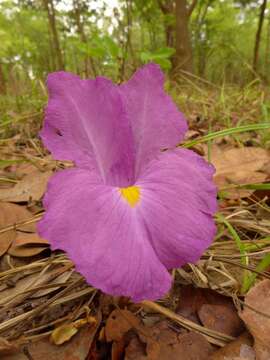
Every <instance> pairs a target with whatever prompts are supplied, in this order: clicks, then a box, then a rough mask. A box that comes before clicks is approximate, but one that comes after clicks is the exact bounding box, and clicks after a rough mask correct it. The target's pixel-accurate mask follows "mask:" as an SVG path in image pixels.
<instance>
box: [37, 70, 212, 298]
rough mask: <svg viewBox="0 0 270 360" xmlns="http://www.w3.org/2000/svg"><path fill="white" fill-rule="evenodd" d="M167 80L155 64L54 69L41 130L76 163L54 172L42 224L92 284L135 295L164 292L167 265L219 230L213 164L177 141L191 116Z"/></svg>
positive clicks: (190, 255) (194, 256)
mask: <svg viewBox="0 0 270 360" xmlns="http://www.w3.org/2000/svg"><path fill="white" fill-rule="evenodd" d="M163 84H164V78H163V74H162V72H161V71H160V69H159V67H158V66H157V65H154V64H149V65H146V66H144V67H143V68H142V69H140V70H138V71H137V72H136V73H135V75H134V76H133V77H132V78H131V79H130V80H129V81H128V82H126V83H125V84H123V85H120V86H119V85H115V84H113V83H112V82H111V81H109V80H108V79H106V78H102V77H98V78H96V79H94V80H81V79H80V78H79V77H78V76H75V75H73V74H70V73H67V72H56V73H53V74H50V75H49V77H48V89H49V103H48V107H47V110H46V117H45V123H44V127H43V129H42V131H41V134H40V135H41V138H42V140H43V143H44V144H45V146H46V147H47V148H48V149H49V150H50V151H51V153H52V154H53V156H54V158H55V159H58V160H72V161H74V163H75V167H74V168H72V169H67V170H63V171H59V172H57V173H56V174H55V175H54V176H53V177H52V178H51V179H50V181H49V185H48V189H47V193H46V195H45V198H44V206H45V209H46V213H45V215H44V216H43V218H42V220H41V221H40V222H39V224H38V228H39V233H40V234H41V236H42V237H44V238H46V239H48V240H49V242H50V244H51V247H52V249H53V250H55V249H62V250H64V251H66V252H67V254H68V256H69V257H70V258H71V260H72V261H73V262H74V264H75V266H76V269H77V270H78V271H79V272H80V273H81V274H82V275H83V276H84V277H85V278H86V280H87V281H88V282H89V283H90V284H91V285H93V286H95V287H96V288H98V289H101V290H102V291H104V292H105V293H108V294H111V295H125V296H130V297H131V298H132V299H133V300H134V301H140V300H142V299H151V300H153V299H157V298H160V297H161V296H162V295H164V294H165V293H166V292H167V291H168V290H169V289H170V286H171V276H170V274H169V272H168V269H172V268H175V267H180V266H182V265H184V264H185V263H187V262H196V261H197V260H198V259H199V257H200V256H201V254H202V253H203V251H204V250H205V249H206V248H207V247H208V246H209V245H210V243H211V242H212V240H213V237H214V234H215V224H214V221H213V214H214V212H215V211H216V188H215V186H214V184H213V181H212V177H213V173H214V169H213V167H212V166H211V165H210V164H208V163H207V162H206V161H204V160H203V158H201V157H200V156H199V155H197V154H196V153H194V152H193V151H190V150H187V149H181V148H177V149H174V148H175V146H176V145H177V144H178V143H179V141H180V140H181V139H183V137H184V134H185V132H186V130H187V124H186V121H185V120H184V117H183V115H182V114H181V113H180V112H179V111H178V110H177V108H176V106H175V105H174V103H173V102H172V100H171V99H170V97H169V96H168V95H167V94H166V93H165V92H164V90H163ZM161 149H168V150H166V151H161Z"/></svg>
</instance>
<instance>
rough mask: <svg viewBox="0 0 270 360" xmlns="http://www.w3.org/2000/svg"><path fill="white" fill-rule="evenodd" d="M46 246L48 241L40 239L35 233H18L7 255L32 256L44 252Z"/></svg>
mask: <svg viewBox="0 0 270 360" xmlns="http://www.w3.org/2000/svg"><path fill="white" fill-rule="evenodd" d="M48 245H49V243H48V241H47V240H45V239H42V238H41V237H40V236H39V235H38V234H37V233H33V234H28V233H23V232H19V231H18V232H17V236H16V238H15V240H13V242H12V245H11V247H10V248H9V249H8V253H9V254H10V255H12V256H17V257H28V256H34V255H37V254H39V253H40V252H41V251H43V250H45V249H46V248H47V247H48Z"/></svg>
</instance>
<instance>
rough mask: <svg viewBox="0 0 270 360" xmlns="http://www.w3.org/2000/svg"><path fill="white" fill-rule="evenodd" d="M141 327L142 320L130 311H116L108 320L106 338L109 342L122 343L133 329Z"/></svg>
mask: <svg viewBox="0 0 270 360" xmlns="http://www.w3.org/2000/svg"><path fill="white" fill-rule="evenodd" d="M138 327H140V320H139V319H138V318H137V317H136V316H135V315H133V314H132V312H130V311H128V310H118V309H116V310H114V311H113V312H112V313H111V314H110V316H109V318H108V319H107V322H106V326H105V337H106V340H107V341H108V342H110V341H120V340H121V339H122V338H123V336H124V334H125V333H127V332H128V331H129V330H130V329H132V328H138Z"/></svg>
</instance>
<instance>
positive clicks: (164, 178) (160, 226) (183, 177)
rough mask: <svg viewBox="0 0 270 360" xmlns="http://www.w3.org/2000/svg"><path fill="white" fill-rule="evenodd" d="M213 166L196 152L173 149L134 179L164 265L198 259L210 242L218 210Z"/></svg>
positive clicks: (142, 213) (141, 208)
mask: <svg viewBox="0 0 270 360" xmlns="http://www.w3.org/2000/svg"><path fill="white" fill-rule="evenodd" d="M213 173H214V168H213V166H212V165H210V164H208V163H207V162H206V161H204V159H203V158H201V157H200V156H198V155H197V154H196V153H194V152H193V151H190V150H186V149H177V150H175V151H167V152H164V153H162V154H161V155H160V156H159V158H158V159H156V160H153V161H152V162H151V163H150V164H149V166H148V168H147V169H146V171H145V172H144V174H143V175H142V177H141V178H140V179H139V180H138V181H137V185H138V186H139V187H140V188H141V206H140V207H139V208H138V210H139V213H140V216H141V218H142V219H143V220H144V224H145V228H146V229H147V231H148V238H149V240H150V242H151V244H152V246H153V249H154V250H155V253H156V254H157V256H158V258H159V259H160V261H161V262H162V263H163V265H165V266H166V268H168V269H170V268H174V267H179V266H182V265H183V264H185V263H187V262H196V261H197V260H198V259H199V258H200V256H201V255H202V253H203V251H204V250H205V249H206V248H207V247H208V246H209V245H210V244H211V242H212V241H213V238H214V235H215V231H216V227H215V224H214V220H213V214H214V213H215V211H216V210H217V201H216V187H215V186H214V184H213V179H212V177H213Z"/></svg>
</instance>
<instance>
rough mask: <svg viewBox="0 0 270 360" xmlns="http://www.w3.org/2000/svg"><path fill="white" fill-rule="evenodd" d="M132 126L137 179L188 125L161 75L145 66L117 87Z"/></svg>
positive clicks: (150, 66) (176, 140) (156, 67)
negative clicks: (151, 161)
mask: <svg viewBox="0 0 270 360" xmlns="http://www.w3.org/2000/svg"><path fill="white" fill-rule="evenodd" d="M120 91H121V94H122V97H123V100H124V102H125V104H126V111H127V113H128V117H129V120H130V123H131V126H132V130H133V135H134V143H135V151H136V164H135V173H136V176H138V174H139V173H141V172H142V170H143V169H144V167H145V166H146V165H147V164H148V163H149V161H150V160H152V159H153V158H154V157H155V156H157V155H158V154H159V152H160V149H164V148H174V147H175V146H176V145H177V144H178V143H179V142H180V140H182V139H183V137H184V135H185V132H186V130H187V123H186V120H185V119H184V116H183V114H182V113H181V112H180V111H178V109H177V107H176V105H175V104H174V103H173V101H172V99H171V98H170V97H169V96H168V95H167V94H166V93H165V91H164V75H163V73H162V71H161V70H160V68H159V66H158V65H155V64H148V65H146V66H144V67H143V68H141V69H139V70H138V71H136V73H135V74H134V75H133V77H132V78H131V79H130V80H129V81H127V82H126V83H125V84H123V85H121V86H120Z"/></svg>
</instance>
